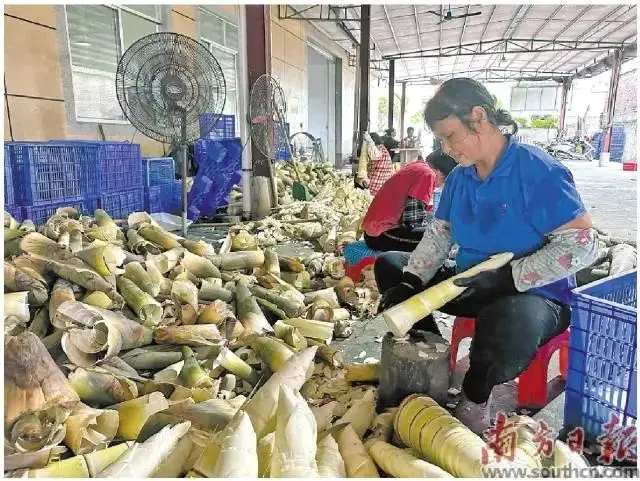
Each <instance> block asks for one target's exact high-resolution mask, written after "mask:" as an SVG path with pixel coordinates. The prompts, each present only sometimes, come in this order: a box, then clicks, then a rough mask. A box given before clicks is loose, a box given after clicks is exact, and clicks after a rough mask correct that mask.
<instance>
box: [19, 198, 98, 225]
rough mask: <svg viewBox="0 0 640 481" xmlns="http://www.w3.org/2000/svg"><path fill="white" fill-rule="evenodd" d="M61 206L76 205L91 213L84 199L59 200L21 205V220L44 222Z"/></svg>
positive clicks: (81, 210) (37, 223)
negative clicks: (45, 203)
mask: <svg viewBox="0 0 640 481" xmlns="http://www.w3.org/2000/svg"><path fill="white" fill-rule="evenodd" d="M60 207H74V208H76V209H78V211H79V212H80V213H82V214H87V215H88V214H90V212H88V211H87V208H86V204H85V203H84V202H83V201H77V202H57V203H55V204H49V205H36V206H23V207H20V219H19V220H20V221H24V220H26V219H30V220H32V221H33V223H34V224H36V225H42V224H44V223H45V222H46V221H47V219H49V217H51V216H52V215H53V214H55V213H56V210H57V209H58V208H60Z"/></svg>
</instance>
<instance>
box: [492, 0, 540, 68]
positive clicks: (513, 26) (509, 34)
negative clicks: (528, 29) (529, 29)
mask: <svg viewBox="0 0 640 481" xmlns="http://www.w3.org/2000/svg"><path fill="white" fill-rule="evenodd" d="M531 7H532V6H531V5H527V6H524V5H522V6H521V7H520V9H519V10H518V11H517V12H516V14H515V16H514V17H513V19H511V23H510V24H509V26H508V27H507V29H506V30H505V33H504V35H502V36H503V37H506V38H507V39H508V40H511V39H512V38H513V35H514V34H515V33H516V32H517V31H518V28H520V25H521V24H522V21H523V20H524V18H525V17H526V16H527V13H529V10H531ZM523 10H524V12H523ZM505 50H506V48H505ZM503 55H504V54H503ZM497 57H498V56H497V55H496V56H495V57H493V58H492V59H490V60H487V66H488V68H491V67H493V66H494V65H495V63H496V61H497Z"/></svg>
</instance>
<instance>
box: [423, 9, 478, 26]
mask: <svg viewBox="0 0 640 481" xmlns="http://www.w3.org/2000/svg"><path fill="white" fill-rule="evenodd" d="M425 13H430V14H432V15H436V16H437V17H440V21H439V22H438V23H437V25H440V24H441V23H443V22H449V21H451V20H456V19H458V18H465V17H475V16H476V15H482V12H469V13H462V14H460V15H454V14H453V13H451V5H449V8H448V9H447V13H445V14H444V15H442V14H441V13H440V12H434V11H433V10H428V11H427V12H425Z"/></svg>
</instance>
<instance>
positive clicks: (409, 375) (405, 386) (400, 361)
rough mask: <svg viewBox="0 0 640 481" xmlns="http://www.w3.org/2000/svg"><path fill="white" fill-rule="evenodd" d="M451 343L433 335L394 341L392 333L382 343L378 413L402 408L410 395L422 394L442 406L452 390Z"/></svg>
mask: <svg viewBox="0 0 640 481" xmlns="http://www.w3.org/2000/svg"><path fill="white" fill-rule="evenodd" d="M450 377H451V373H450V370H449V343H448V342H447V341H446V340H445V339H443V338H442V337H440V336H438V335H436V334H433V333H431V332H424V331H419V336H416V337H409V338H404V339H398V340H396V339H394V337H393V335H392V334H391V333H390V332H389V333H387V334H386V336H384V338H383V339H382V355H381V359H380V381H379V383H378V403H377V404H378V405H377V408H378V411H380V410H381V409H385V408H387V407H390V406H398V405H399V404H400V402H401V401H402V400H403V399H404V398H405V397H407V396H408V395H409V394H413V393H421V394H426V395H428V396H430V397H432V398H433V399H434V400H435V401H436V402H438V403H439V404H442V405H444V404H445V403H446V401H447V391H448V390H449V379H450Z"/></svg>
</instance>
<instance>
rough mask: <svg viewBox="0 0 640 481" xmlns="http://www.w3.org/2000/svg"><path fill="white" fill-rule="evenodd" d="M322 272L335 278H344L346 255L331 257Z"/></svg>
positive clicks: (326, 261)
mask: <svg viewBox="0 0 640 481" xmlns="http://www.w3.org/2000/svg"><path fill="white" fill-rule="evenodd" d="M322 272H323V273H324V274H325V275H329V276H331V277H333V278H334V279H342V278H343V277H344V276H345V268H344V257H329V258H327V259H326V260H325V262H324V264H323V265H322Z"/></svg>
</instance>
